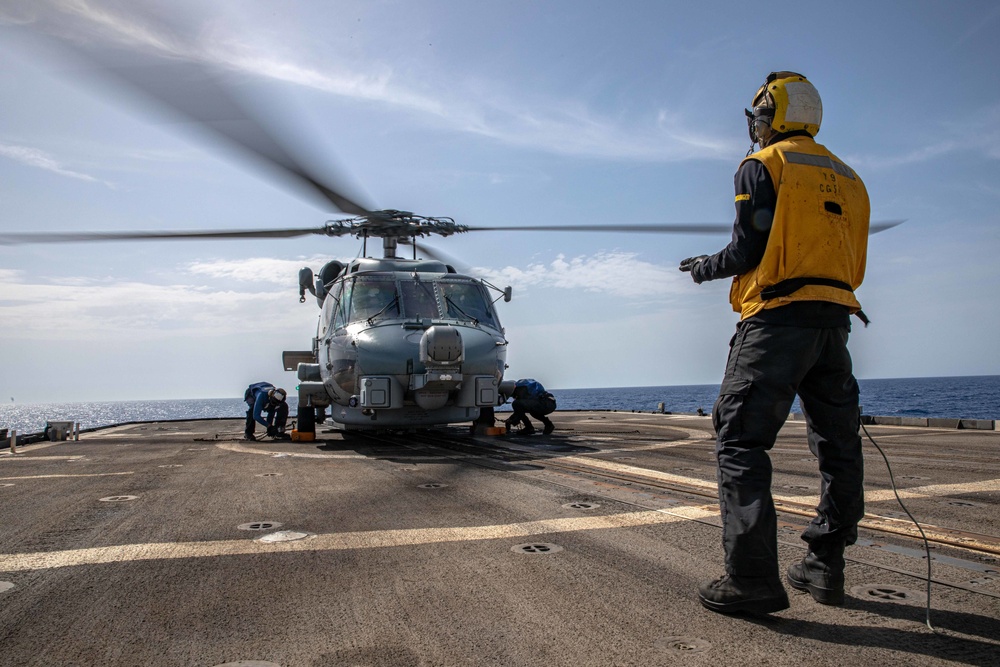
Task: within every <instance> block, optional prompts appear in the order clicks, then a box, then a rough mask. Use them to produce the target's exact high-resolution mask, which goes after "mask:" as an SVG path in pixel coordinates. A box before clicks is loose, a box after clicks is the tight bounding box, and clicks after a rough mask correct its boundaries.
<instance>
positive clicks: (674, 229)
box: [466, 220, 905, 234]
mask: <svg viewBox="0 0 1000 667" xmlns="http://www.w3.org/2000/svg"><path fill="white" fill-rule="evenodd" d="M904 222H905V220H884V221H879V222H873V223H871V224H870V225H869V227H868V233H869V234H878V233H879V232H884V231H885V230H887V229H891V228H893V227H895V226H896V225H900V224H902V223H904ZM466 231H470V232H501V231H517V232H619V233H621V232H629V233H651V234H728V233H729V232H731V231H733V225H732V224H718V223H708V224H649V225H615V224H607V225H599V224H598V225H514V226H510V227H507V226H505V227H467V228H466Z"/></svg>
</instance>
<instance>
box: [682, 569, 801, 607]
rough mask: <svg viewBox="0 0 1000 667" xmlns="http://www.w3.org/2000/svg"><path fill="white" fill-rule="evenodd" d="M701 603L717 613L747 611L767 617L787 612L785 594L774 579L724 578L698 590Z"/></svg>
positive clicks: (776, 579) (786, 595) (786, 596)
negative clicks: (778, 612)
mask: <svg viewBox="0 0 1000 667" xmlns="http://www.w3.org/2000/svg"><path fill="white" fill-rule="evenodd" d="M698 598H699V600H700V601H701V604H702V605H703V606H705V607H706V608H708V609H711V610H712V611H717V612H719V613H720V614H734V613H736V612H739V611H746V612H750V613H752V614H770V613H773V612H776V611H781V610H782V609H788V594H787V593H785V589H784V587H782V585H781V580H780V579H778V578H777V577H775V578H774V579H771V578H769V577H736V576H732V575H729V574H727V575H725V576H723V577H720V578H719V579H716V580H715V581H710V582H707V583H704V584H702V585H701V586H699V587H698Z"/></svg>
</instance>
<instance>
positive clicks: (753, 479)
mask: <svg viewBox="0 0 1000 667" xmlns="http://www.w3.org/2000/svg"><path fill="white" fill-rule="evenodd" d="M848 332H849V330H848V329H847V328H846V327H842V328H831V329H813V328H806V327H793V326H777V325H770V324H758V323H753V322H745V321H744V322H740V324H739V325H738V326H737V329H736V335H735V336H733V339H732V341H731V342H730V349H729V360H728V362H727V364H726V374H725V377H724V379H723V381H722V387H721V389H720V391H719V398H718V400H717V401H716V403H715V407H714V409H713V410H712V420H713V423H714V425H715V429H716V432H717V434H718V437H717V442H716V456H717V458H718V465H719V468H718V481H719V505H720V508H721V510H722V542H723V548H724V550H725V555H726V572H727V573H729V574H730V575H735V576H742V577H777V576H778V545H777V516H776V513H775V509H774V501H773V499H772V497H771V473H772V469H771V459H770V457H769V456H768V453H767V452H768V450H769V449H771V447H773V446H774V441H775V438H776V437H777V435H778V430H779V429H780V428H781V426H782V425H783V424H784V422H785V419H786V418H787V417H788V412H789V410H790V409H791V406H792V401H793V400H794V399H795V395H796V394H798V395H799V400H800V403H801V405H802V412H803V414H804V416H805V419H806V431H807V437H808V442H809V450H810V451H811V452H812V453H813V455H814V456H816V458H817V460H818V461H819V471H820V476H821V482H820V499H819V505H818V506H817V508H816V516H815V518H813V520H812V521H811V522H810V524H809V526H808V527H807V528H806V530H805V531H804V532H803V533H802V539H803V540H805V541H806V542H808V543H809V544H810V546H813V547H819V546H821V545H823V544H827V543H831V544H832V543H838V542H839V543H843V544H854V542H855V541H856V540H857V536H858V529H857V525H858V521H860V520H861V518H862V517H863V516H864V459H863V458H862V453H861V438H860V436H859V434H858V429H859V425H860V408H859V407H858V402H859V396H858V383H857V381H856V380H855V379H854V375H853V372H852V367H851V355H850V353H849V352H848V350H847V338H848Z"/></svg>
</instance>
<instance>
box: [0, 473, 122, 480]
mask: <svg viewBox="0 0 1000 667" xmlns="http://www.w3.org/2000/svg"><path fill="white" fill-rule="evenodd" d="M134 474H135V473H134V472H131V471H130V472H95V473H88V474H84V475H22V476H21V477H0V479H52V478H54V477H112V476H114V475H134Z"/></svg>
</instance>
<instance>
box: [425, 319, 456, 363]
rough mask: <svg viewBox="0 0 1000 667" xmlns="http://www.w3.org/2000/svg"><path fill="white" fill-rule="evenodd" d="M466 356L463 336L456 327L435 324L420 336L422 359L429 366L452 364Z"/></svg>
mask: <svg viewBox="0 0 1000 667" xmlns="http://www.w3.org/2000/svg"><path fill="white" fill-rule="evenodd" d="M464 357H465V348H464V346H463V345H462V336H461V334H460V333H459V331H458V329H456V328H455V327H452V326H448V325H446V324H444V325H434V326H432V327H431V328H430V329H428V330H427V331H425V332H424V335H423V336H421V337H420V361H422V362H423V363H424V364H426V365H428V366H452V365H455V364H459V363H461V362H462V360H463V359H464Z"/></svg>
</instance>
